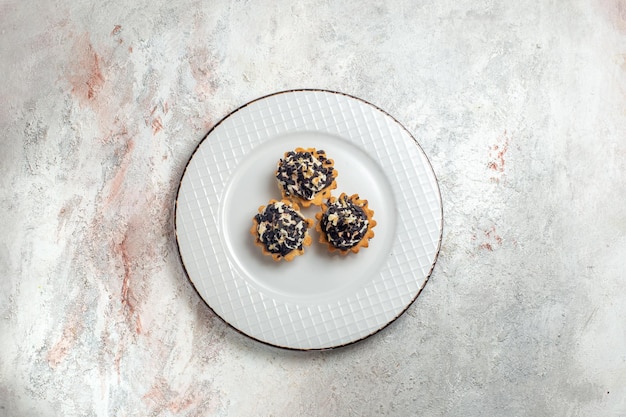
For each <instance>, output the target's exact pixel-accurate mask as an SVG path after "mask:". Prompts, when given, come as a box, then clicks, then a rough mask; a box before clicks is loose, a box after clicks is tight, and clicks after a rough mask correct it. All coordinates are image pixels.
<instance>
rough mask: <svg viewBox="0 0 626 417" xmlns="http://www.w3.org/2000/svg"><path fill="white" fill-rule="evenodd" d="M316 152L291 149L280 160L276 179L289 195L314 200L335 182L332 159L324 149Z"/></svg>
mask: <svg viewBox="0 0 626 417" xmlns="http://www.w3.org/2000/svg"><path fill="white" fill-rule="evenodd" d="M316 154H317V155H313V154H312V153H311V152H306V151H304V152H294V151H290V152H287V154H286V155H285V157H284V158H283V159H281V160H280V161H279V162H278V169H277V172H276V179H277V180H278V183H279V184H280V186H281V188H282V189H283V191H284V192H285V194H286V195H287V196H290V195H295V196H297V197H300V198H302V199H304V200H313V199H314V197H315V194H316V193H318V192H320V191H321V190H323V189H324V188H326V187H328V186H329V185H330V184H331V183H332V182H333V175H332V173H333V166H332V161H330V160H329V159H328V158H326V153H325V152H324V151H323V150H318V151H317V152H316Z"/></svg>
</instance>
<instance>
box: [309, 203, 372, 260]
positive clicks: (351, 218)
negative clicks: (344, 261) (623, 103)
mask: <svg viewBox="0 0 626 417" xmlns="http://www.w3.org/2000/svg"><path fill="white" fill-rule="evenodd" d="M357 199H358V197H357ZM327 205H328V210H326V212H325V213H324V214H323V215H322V218H321V220H320V224H321V227H322V231H323V232H324V233H325V234H326V239H327V240H328V243H330V244H331V245H332V246H334V247H336V248H338V249H344V250H345V249H350V248H352V247H354V246H356V245H357V244H358V243H359V242H360V241H361V239H363V237H364V236H365V234H366V233H367V227H368V226H369V220H368V218H367V215H366V214H365V211H364V210H363V209H362V208H361V207H359V206H358V205H356V204H354V202H353V201H352V200H351V199H350V197H348V196H346V195H341V196H340V197H339V198H338V199H337V200H336V201H335V202H333V203H331V202H330V201H329V202H328V203H327Z"/></svg>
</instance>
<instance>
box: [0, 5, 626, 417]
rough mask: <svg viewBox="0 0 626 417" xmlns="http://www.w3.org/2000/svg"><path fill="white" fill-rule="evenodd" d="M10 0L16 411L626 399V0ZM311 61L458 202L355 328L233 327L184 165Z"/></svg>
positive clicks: (7, 39)
mask: <svg viewBox="0 0 626 417" xmlns="http://www.w3.org/2000/svg"><path fill="white" fill-rule="evenodd" d="M506 3H508V4H505V2H499V1H495V0H479V1H454V2H450V1H443V2H441V1H440V2H435V1H431V2H416V1H408V0H406V1H402V0H398V1H388V2H383V1H366V2H361V1H353V0H348V1H306V2H290V1H283V0H279V1H274V2H249V1H230V2H229V1H222V0H217V1H204V2H203V1H185V0H182V1H164V0H152V1H149V2H148V1H137V2H131V1H127V2H122V1H117V0H114V1H106V2H88V1H86V0H79V1H69V0H57V1H54V2H53V1H38V2H22V1H17V0H8V1H7V0H2V1H1V2H0V31H1V37H0V57H1V59H0V74H2V75H1V76H2V79H1V81H0V102H1V103H2V104H1V107H0V132H1V141H2V142H1V152H0V172H1V174H2V176H1V181H2V188H1V189H0V214H1V219H2V221H1V222H0V247H1V250H0V273H1V275H0V278H1V280H0V416H9V417H14V416H146V415H154V416H275V417H278V416H295V415H298V416H330V415H333V416H374V415H382V416H407V415H425V416H626V327H625V323H626V293H625V292H624V286H625V278H626V272H625V271H626V256H625V254H626V205H625V201H626V100H625V94H626V2H624V0H600V1H582V0H574V1H564V0H561V1H554V2H531V1H527V0H523V1H517V2H512V1H511V2H506ZM301 87H315V88H325V89H331V90H338V91H343V92H346V93H349V94H353V95H356V96H359V97H362V98H364V99H366V100H368V101H370V102H372V103H374V104H376V105H378V106H380V107H382V108H384V109H385V110H387V111H388V112H390V113H391V114H392V115H394V116H395V117H396V118H397V119H398V120H399V121H400V122H401V123H403V124H404V125H405V126H406V127H407V128H408V130H409V131H410V132H412V133H413V135H414V136H415V137H416V138H417V139H418V141H419V142H420V144H421V145H422V146H423V148H424V150H425V151H426V153H427V154H428V156H429V157H430V159H431V162H432V164H433V167H434V169H435V172H436V174H437V176H438V178H439V181H440V186H441V190H442V197H443V204H444V213H445V226H444V227H445V229H444V238H443V243H442V250H441V254H440V257H439V260H438V263H437V265H436V267H435V270H434V273H433V275H432V277H431V279H430V281H429V282H428V284H427V285H426V288H425V290H424V291H423V292H422V294H421V295H420V297H419V298H418V300H417V301H416V303H414V304H413V305H412V306H411V307H410V308H409V310H408V311H407V312H406V314H405V315H403V316H402V317H401V318H400V319H399V320H397V321H396V322H395V323H394V324H392V325H391V326H390V327H388V328H387V329H385V330H384V331H382V332H381V333H379V334H377V335H375V336H373V337H371V338H369V339H367V340H365V341H363V342H360V343H358V344H355V345H352V346H349V347H347V348H343V349H339V350H335V351H327V352H312V353H311V352H309V353H306V352H292V351H283V350H279V349H276V348H272V347H268V346H265V345H261V344H259V343H257V342H255V341H252V340H249V339H247V338H246V337H244V336H242V335H240V334H239V333H237V332H236V331H234V330H233V329H232V328H230V327H229V326H228V325H226V324H224V323H223V322H222V321H221V320H220V319H219V318H217V317H215V316H214V315H213V314H212V313H211V312H210V310H209V309H207V308H206V306H205V305H204V304H203V303H202V301H201V300H200V299H199V297H198V296H197V294H196V293H195V292H194V291H193V289H192V287H191V285H190V284H189V282H188V281H187V279H186V277H185V275H184V273H183V269H182V266H181V264H180V261H179V257H178V254H177V247H176V242H175V239H174V234H173V202H174V196H175V192H176V187H177V183H178V180H179V178H180V176H181V174H182V170H183V167H184V165H185V163H186V161H187V159H188V158H189V156H190V154H191V152H192V150H193V149H194V147H195V146H196V144H197V143H198V142H199V141H200V140H201V138H202V137H203V136H204V135H205V133H206V132H207V131H208V129H210V128H211V126H213V124H214V123H216V122H217V121H218V120H219V119H220V118H221V117H223V116H224V115H226V114H227V113H228V112H230V111H232V110H233V109H235V108H236V107H238V106H240V105H242V104H244V103H245V102H247V101H249V100H251V99H254V98H256V97H259V96H262V95H265V94H268V93H271V92H275V91H279V90H284V89H290V88H301Z"/></svg>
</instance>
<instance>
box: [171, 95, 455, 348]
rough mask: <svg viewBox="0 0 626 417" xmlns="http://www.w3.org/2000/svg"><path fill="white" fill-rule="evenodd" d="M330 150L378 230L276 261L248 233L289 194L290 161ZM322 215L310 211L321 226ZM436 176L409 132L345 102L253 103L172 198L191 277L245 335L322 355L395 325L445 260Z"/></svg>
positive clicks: (219, 131) (203, 151)
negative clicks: (358, 245)
mask: <svg viewBox="0 0 626 417" xmlns="http://www.w3.org/2000/svg"><path fill="white" fill-rule="evenodd" d="M297 147H302V148H316V149H318V150H319V149H323V150H325V151H326V154H327V156H328V157H329V158H331V159H333V160H334V161H335V169H336V170H337V171H338V173H339V175H338V176H337V189H336V190H334V191H333V194H334V195H337V196H338V195H339V194H340V193H341V192H345V193H347V194H348V195H352V194H359V196H360V197H361V198H362V199H366V200H368V202H369V207H370V208H371V209H373V210H374V219H375V220H376V222H377V225H376V227H375V228H374V229H373V230H374V232H375V236H374V238H373V239H372V240H370V245H369V247H368V248H362V249H361V250H360V252H359V253H357V254H352V253H350V254H348V255H347V256H340V255H338V254H331V253H329V251H328V250H327V248H326V247H325V246H324V245H322V244H321V243H319V242H318V239H319V236H318V235H317V232H315V230H314V228H311V229H310V233H311V234H312V236H313V240H314V242H313V244H312V245H311V246H309V247H306V248H305V252H304V254H303V255H301V256H298V257H296V258H295V259H294V260H293V261H291V262H274V261H273V260H272V258H271V257H269V256H265V255H263V253H262V251H261V250H260V248H259V247H257V246H255V244H254V238H253V236H252V235H251V234H250V233H249V230H250V227H251V226H252V218H253V217H254V215H255V214H256V213H257V212H258V211H257V210H258V208H259V206H262V205H266V204H267V203H268V202H269V200H270V199H277V200H280V198H281V194H280V191H279V188H278V185H277V183H276V180H275V177H274V174H275V171H276V163H277V162H278V160H279V159H280V158H282V157H283V154H284V152H286V151H289V150H293V149H295V148H297ZM318 210H319V208H316V207H309V208H306V209H302V210H301V211H302V213H303V214H305V215H306V217H309V218H313V219H314V218H315V213H316V212H317V211H318ZM442 223H443V216H442V206H441V196H440V193H439V188H438V185H437V179H436V178H435V174H434V173H433V170H432V167H431V166H430V163H429V162H428V159H427V158H426V155H425V154H424V152H423V151H422V149H421V148H420V147H419V146H418V145H417V143H416V141H415V140H414V139H413V137H412V136H411V135H410V133H409V132H408V131H407V130H406V129H405V128H403V127H402V126H401V125H400V124H399V123H398V122H397V121H396V120H395V119H393V118H392V117H391V116H389V115H388V114H387V113H385V112H384V111H382V110H381V109H379V108H377V107H375V106H374V105H372V104H369V103H367V102H365V101H363V100H361V99H358V98H355V97H351V96H348V95H346V94H341V93H336V92H331V91H322V90H297V91H285V92H281V93H276V94H272V95H269V96H266V97H262V98H260V99H257V100H255V101H252V102H250V103H248V104H246V105H244V106H242V107H240V108H239V109H237V110H235V111H234V112H232V113H231V114H230V115H228V116H227V117H225V118H224V119H223V120H222V121H220V122H219V123H218V124H217V125H216V126H215V127H214V128H213V129H212V130H211V131H210V132H209V133H208V134H207V136H206V137H205V138H204V140H202V142H201V143H200V144H199V145H198V147H197V148H196V150H195V152H194V153H193V155H192V156H191V158H190V160H189V163H188V164H187V167H186V169H185V172H184V174H183V177H182V179H181V182H180V185H179V189H178V196H177V201H176V226H175V227H176V238H177V241H178V247H179V252H180V256H181V259H182V262H183V266H184V268H185V270H186V272H187V275H188V277H189V279H190V281H191V282H192V284H193V285H194V287H195V288H196V290H197V291H198V293H199V295H200V296H201V297H202V298H203V300H204V301H205V302H206V303H207V305H208V306H209V307H210V308H211V309H212V310H213V311H214V312H215V313H216V314H217V315H218V316H220V317H221V318H222V319H223V320H224V321H226V322H227V323H229V324H230V325H232V326H233V327H234V328H236V329H237V330H239V331H240V332H242V333H244V334H246V335H248V336H250V337H252V338H254V339H257V340H259V341H261V342H264V343H268V344H271V345H274V346H279V347H284V348H291V349H326V348H332V347H337V346H343V345H346V344H349V343H352V342H355V341H358V340H360V339H363V338H365V337H367V336H369V335H371V334H373V333H375V332H377V331H378V330H380V329H382V328H383V327H385V326H386V325H387V324H389V323H390V322H392V321H393V320H394V319H395V318H397V317H398V316H399V315H400V314H402V313H403V312H404V311H405V310H406V309H407V307H408V306H409V305H410V304H411V303H412V302H413V301H414V300H415V298H416V297H417V295H418V294H419V292H420V291H421V289H422V288H423V287H424V285H425V284H426V281H427V280H428V277H429V275H430V273H431V271H432V268H433V266H434V263H435V261H436V258H437V254H438V252H439V245H440V242H441V235H442Z"/></svg>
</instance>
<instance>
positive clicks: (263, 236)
mask: <svg viewBox="0 0 626 417" xmlns="http://www.w3.org/2000/svg"><path fill="white" fill-rule="evenodd" d="M299 209H300V208H299V207H298V205H297V204H295V203H291V202H290V201H289V200H284V199H283V200H281V201H276V200H270V202H269V204H268V205H267V206H261V207H259V213H258V214H257V215H255V216H254V218H253V219H252V222H253V225H252V228H251V229H250V233H251V234H252V236H254V237H255V244H256V245H257V246H259V247H260V248H261V250H262V251H263V254H265V255H268V256H271V257H272V258H273V259H274V260H275V261H277V262H278V261H280V260H282V259H284V260H286V261H291V260H292V259H293V258H295V257H296V256H299V255H302V254H303V253H304V247H305V246H309V245H310V244H311V241H312V239H311V236H310V235H309V231H308V229H309V227H311V226H313V220H312V219H307V218H305V217H304V216H303V215H302V214H301V213H300V212H299V211H298V210H299Z"/></svg>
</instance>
